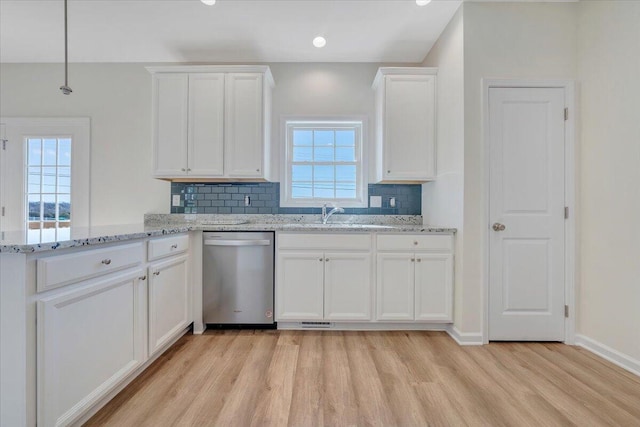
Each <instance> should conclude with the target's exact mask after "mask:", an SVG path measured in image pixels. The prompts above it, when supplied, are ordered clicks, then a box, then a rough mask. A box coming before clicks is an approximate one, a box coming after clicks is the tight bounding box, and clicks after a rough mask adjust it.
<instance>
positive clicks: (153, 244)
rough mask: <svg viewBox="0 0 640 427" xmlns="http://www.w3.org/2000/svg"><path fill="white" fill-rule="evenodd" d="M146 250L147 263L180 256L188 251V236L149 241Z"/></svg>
mask: <svg viewBox="0 0 640 427" xmlns="http://www.w3.org/2000/svg"><path fill="white" fill-rule="evenodd" d="M148 249H149V253H148V258H149V261H153V260H154V259H158V258H164V257H166V256H170V255H177V254H181V253H184V252H186V251H187V249H189V236H187V235H185V234H183V235H180V236H171V237H163V238H161V239H154V240H149V247H148Z"/></svg>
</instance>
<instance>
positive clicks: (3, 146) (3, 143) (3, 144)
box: [1, 139, 9, 150]
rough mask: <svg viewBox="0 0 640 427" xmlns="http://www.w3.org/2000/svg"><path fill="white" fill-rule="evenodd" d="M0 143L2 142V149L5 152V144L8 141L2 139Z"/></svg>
mask: <svg viewBox="0 0 640 427" xmlns="http://www.w3.org/2000/svg"><path fill="white" fill-rule="evenodd" d="M1 141H2V149H3V150H6V149H7V142H9V140H8V139H2V140H1Z"/></svg>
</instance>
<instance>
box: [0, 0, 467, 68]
mask: <svg viewBox="0 0 640 427" xmlns="http://www.w3.org/2000/svg"><path fill="white" fill-rule="evenodd" d="M460 3H461V1H458V0H434V1H432V2H431V3H430V4H428V5H426V6H422V7H420V6H417V5H416V2H415V0H218V1H217V3H216V4H215V5H214V6H206V5H204V4H202V3H201V2H200V0H69V6H68V8H69V61H70V62H147V63H149V62H387V63H405V62H406V63H417V62H422V60H423V59H424V58H425V56H426V55H427V53H428V52H429V50H430V49H431V47H432V46H433V44H434V43H435V41H436V40H437V38H438V36H439V35H440V34H441V33H442V31H443V30H444V28H445V26H446V25H447V23H448V22H449V21H450V19H451V17H452V16H453V15H454V13H455V11H456V10H457V8H458V7H459V5H460ZM63 25H64V21H63V1H62V0H0V61H1V62H62V61H63V60H64V32H63V28H64V27H63ZM317 35H322V36H324V37H325V38H326V39H327V45H326V46H325V47H324V48H322V49H317V48H315V47H313V45H312V44H311V41H312V39H313V38H314V37H315V36H317Z"/></svg>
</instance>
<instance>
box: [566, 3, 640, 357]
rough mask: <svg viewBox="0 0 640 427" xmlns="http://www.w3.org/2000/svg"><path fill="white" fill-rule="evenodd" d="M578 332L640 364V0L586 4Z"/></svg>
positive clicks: (581, 35)
mask: <svg viewBox="0 0 640 427" xmlns="http://www.w3.org/2000/svg"><path fill="white" fill-rule="evenodd" d="M578 16H579V21H578V40H579V43H578V52H579V55H578V64H579V81H580V84H581V102H580V106H581V134H582V137H581V150H580V152H581V155H580V166H581V167H580V170H581V173H580V182H581V191H580V198H579V200H580V225H579V234H580V237H581V238H580V241H581V247H580V266H581V271H580V286H579V295H578V304H579V305H578V325H577V331H578V333H580V334H583V335H585V336H587V337H589V338H591V339H593V340H596V341H598V342H600V343H602V344H604V345H606V346H609V347H612V348H614V349H616V350H618V351H620V352H623V353H625V354H627V355H629V356H631V357H633V358H634V359H635V360H636V361H640V332H639V327H640V191H639V190H638V183H640V120H639V119H638V111H639V109H638V100H639V99H640V79H639V77H640V3H638V2H612V1H588V2H580V5H579V15H578Z"/></svg>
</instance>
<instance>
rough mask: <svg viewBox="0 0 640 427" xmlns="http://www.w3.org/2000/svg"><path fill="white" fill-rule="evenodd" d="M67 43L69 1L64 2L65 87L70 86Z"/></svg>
mask: <svg viewBox="0 0 640 427" xmlns="http://www.w3.org/2000/svg"><path fill="white" fill-rule="evenodd" d="M68 51H69V48H68V41H67V0H64V85H65V86H68V85H69V54H68Z"/></svg>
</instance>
